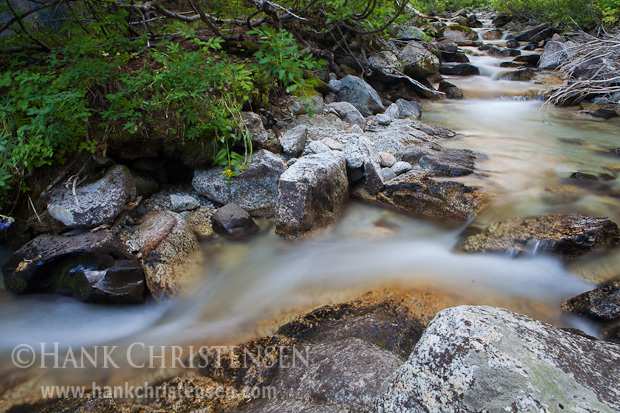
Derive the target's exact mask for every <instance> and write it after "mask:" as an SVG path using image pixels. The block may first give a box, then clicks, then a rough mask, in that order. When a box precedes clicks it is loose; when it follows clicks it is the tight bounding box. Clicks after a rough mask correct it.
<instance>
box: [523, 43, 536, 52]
mask: <svg viewBox="0 0 620 413" xmlns="http://www.w3.org/2000/svg"><path fill="white" fill-rule="evenodd" d="M539 47H540V44H539V43H538V42H530V43H528V44H526V45H525V46H523V50H527V51H532V50H536V49H538V48H539Z"/></svg>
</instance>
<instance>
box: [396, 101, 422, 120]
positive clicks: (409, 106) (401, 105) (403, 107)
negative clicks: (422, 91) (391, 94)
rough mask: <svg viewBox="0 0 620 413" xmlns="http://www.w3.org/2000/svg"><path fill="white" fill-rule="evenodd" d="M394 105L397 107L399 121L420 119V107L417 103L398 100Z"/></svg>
mask: <svg viewBox="0 0 620 413" xmlns="http://www.w3.org/2000/svg"><path fill="white" fill-rule="evenodd" d="M396 105H397V106H398V117H399V118H400V119H405V118H409V117H412V118H415V119H420V117H422V105H420V104H419V103H418V102H415V101H408V100H405V99H398V100H397V101H396Z"/></svg>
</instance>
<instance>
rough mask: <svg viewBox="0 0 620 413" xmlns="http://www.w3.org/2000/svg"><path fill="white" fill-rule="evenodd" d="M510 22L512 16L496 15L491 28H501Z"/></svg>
mask: <svg viewBox="0 0 620 413" xmlns="http://www.w3.org/2000/svg"><path fill="white" fill-rule="evenodd" d="M511 21H512V16H511V15H509V14H498V15H497V16H495V17H494V18H493V21H492V23H493V26H495V27H503V26H505V25H507V24H508V23H510V22H511Z"/></svg>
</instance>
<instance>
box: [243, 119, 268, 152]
mask: <svg viewBox="0 0 620 413" xmlns="http://www.w3.org/2000/svg"><path fill="white" fill-rule="evenodd" d="M241 119H242V120H243V123H245V126H246V127H247V128H248V132H250V135H252V142H253V143H254V144H256V145H258V146H264V145H266V144H267V142H268V141H269V134H268V133H267V130H266V129H265V126H264V125H263V121H262V120H261V118H260V115H258V114H257V113H254V112H241Z"/></svg>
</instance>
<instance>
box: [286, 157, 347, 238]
mask: <svg viewBox="0 0 620 413" xmlns="http://www.w3.org/2000/svg"><path fill="white" fill-rule="evenodd" d="M348 187H349V184H348V180H347V172H346V158H345V155H344V154H343V153H342V152H340V151H329V152H324V153H321V154H317V155H309V156H304V157H302V158H300V159H299V160H298V161H297V162H295V164H294V165H293V166H291V167H290V168H289V169H288V170H287V171H286V172H285V173H283V174H282V176H281V177H280V183H279V186H278V203H277V206H276V233H277V234H278V235H280V236H283V237H290V238H295V237H298V236H301V235H303V234H305V233H308V232H310V231H313V230H316V229H318V228H320V227H323V226H326V225H329V224H331V223H333V222H334V221H335V220H336V218H337V217H338V216H339V215H340V213H341V212H342V210H343V208H344V205H345V203H346V201H347V199H348Z"/></svg>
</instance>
